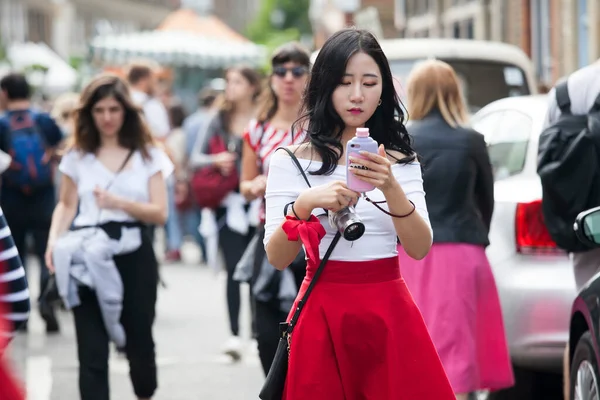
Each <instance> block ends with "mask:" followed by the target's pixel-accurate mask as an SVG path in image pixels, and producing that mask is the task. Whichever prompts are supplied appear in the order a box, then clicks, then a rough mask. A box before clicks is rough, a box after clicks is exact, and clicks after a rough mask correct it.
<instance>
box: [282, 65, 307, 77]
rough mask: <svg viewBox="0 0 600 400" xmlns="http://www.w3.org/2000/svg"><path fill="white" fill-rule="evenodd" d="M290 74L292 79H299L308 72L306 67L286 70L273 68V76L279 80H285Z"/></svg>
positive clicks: (284, 68)
mask: <svg viewBox="0 0 600 400" xmlns="http://www.w3.org/2000/svg"><path fill="white" fill-rule="evenodd" d="M288 71H289V72H291V73H292V76H293V77H294V78H301V77H303V76H304V75H306V73H307V72H308V70H307V68H306V67H302V66H297V67H292V68H286V67H283V66H278V67H274V68H273V74H275V75H277V76H278V77H280V78H285V76H286V75H287V73H288Z"/></svg>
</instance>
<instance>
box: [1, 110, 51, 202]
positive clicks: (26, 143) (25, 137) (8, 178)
mask: <svg viewBox="0 0 600 400" xmlns="http://www.w3.org/2000/svg"><path fill="white" fill-rule="evenodd" d="M37 117H38V115H37V114H36V113H34V112H33V111H22V112H10V113H8V114H7V115H6V116H5V118H3V119H4V121H3V122H5V123H6V122H8V132H6V133H7V134H6V141H7V146H6V148H7V151H8V153H9V154H10V156H11V157H12V163H11V166H10V168H9V169H8V170H7V171H6V172H5V173H4V174H3V176H2V177H3V181H4V182H5V183H6V184H7V186H13V187H18V188H20V189H21V190H22V191H23V192H25V193H28V192H32V191H34V190H35V189H38V188H42V187H48V186H52V185H53V179H52V178H53V175H54V172H53V168H52V163H51V162H50V160H49V159H47V156H46V150H47V149H46V140H45V137H44V135H43V132H41V131H40V129H39V126H38V124H37V122H36V119H37ZM0 121H1V120H0Z"/></svg>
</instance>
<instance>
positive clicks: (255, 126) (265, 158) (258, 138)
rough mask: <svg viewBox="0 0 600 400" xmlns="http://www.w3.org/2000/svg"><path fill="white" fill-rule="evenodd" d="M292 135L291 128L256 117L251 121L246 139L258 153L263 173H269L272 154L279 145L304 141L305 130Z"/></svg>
mask: <svg viewBox="0 0 600 400" xmlns="http://www.w3.org/2000/svg"><path fill="white" fill-rule="evenodd" d="M293 136H294V137H292V133H291V129H278V128H275V127H274V126H271V125H270V124H269V122H260V121H258V120H256V119H253V120H251V121H250V125H249V126H248V129H247V130H246V132H244V136H243V137H244V140H245V141H246V142H247V143H248V144H249V145H250V147H252V149H253V150H254V152H255V153H256V154H257V155H258V157H259V160H260V163H261V167H262V173H263V174H264V175H267V172H268V171H269V162H270V160H271V156H272V155H273V153H274V152H275V150H277V148H278V147H285V146H290V145H293V144H298V143H301V142H303V141H304V138H305V137H306V134H305V132H304V131H302V132H299V133H295V134H294V135H293Z"/></svg>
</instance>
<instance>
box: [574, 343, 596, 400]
mask: <svg viewBox="0 0 600 400" xmlns="http://www.w3.org/2000/svg"><path fill="white" fill-rule="evenodd" d="M598 382H600V378H599V377H598V360H596V355H595V353H594V345H593V342H592V334H591V333H590V332H589V331H588V332H586V333H584V334H583V335H582V336H581V338H579V341H578V342H577V346H576V347H575V353H573V362H572V363H571V399H572V400H600V391H599V388H598Z"/></svg>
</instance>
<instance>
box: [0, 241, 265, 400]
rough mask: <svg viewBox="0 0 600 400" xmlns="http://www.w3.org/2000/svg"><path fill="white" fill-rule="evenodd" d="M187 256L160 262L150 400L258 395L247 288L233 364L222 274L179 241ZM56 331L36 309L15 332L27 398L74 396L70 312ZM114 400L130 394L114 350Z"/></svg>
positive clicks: (34, 275) (14, 352) (233, 399)
mask: <svg viewBox="0 0 600 400" xmlns="http://www.w3.org/2000/svg"><path fill="white" fill-rule="evenodd" d="M183 256H184V261H185V262H183V263H177V264H163V265H162V266H161V274H162V278H163V280H164V281H165V283H166V285H167V287H166V288H162V287H161V288H159V295H158V298H159V299H158V305H157V318H156V323H155V329H154V336H155V341H156V348H157V363H158V373H159V389H158V391H157V393H156V396H155V397H154V400H196V399H202V400H212V399H215V400H256V399H258V391H259V389H260V386H261V384H262V380H263V375H262V371H261V369H260V363H259V360H258V356H257V354H256V349H255V345H252V344H251V343H252V342H250V340H249V331H250V317H249V304H248V292H247V291H248V289H247V286H246V285H243V293H242V316H241V323H242V335H243V337H244V338H245V342H244V343H245V354H244V357H243V358H242V360H241V361H239V362H232V361H231V360H230V358H228V357H227V356H225V355H222V354H221V347H222V346H223V344H224V342H225V341H226V340H227V338H228V335H229V329H228V322H227V311H226V310H227V309H226V303H225V276H224V274H223V273H221V274H216V273H215V271H214V270H213V269H211V268H208V267H206V266H203V265H200V264H199V261H198V260H199V259H200V257H199V252H198V251H197V250H196V248H195V246H194V245H192V244H190V243H188V244H186V245H184V251H183ZM29 265H31V268H30V271H29V272H28V276H29V282H30V285H31V290H32V297H34V298H36V297H37V295H38V293H39V288H38V287H37V286H38V285H37V282H38V276H39V275H38V267H37V262H35V260H34V259H31V260H30V264H29ZM59 318H60V323H61V333H60V334H59V335H53V336H47V335H46V334H45V331H44V329H45V328H44V324H43V322H42V320H41V318H40V317H39V313H38V310H37V308H35V306H34V309H33V313H32V316H31V318H30V323H29V332H28V333H23V334H20V335H19V336H18V337H16V338H15V339H14V340H13V342H12V344H11V346H10V347H11V348H10V357H11V359H12V360H13V364H14V365H15V368H16V369H17V371H18V374H19V376H20V377H21V379H22V380H24V381H25V383H26V386H27V390H28V400H77V399H79V392H78V381H77V379H78V378H77V376H78V373H77V369H78V363H77V352H76V351H77V350H76V346H75V332H74V327H73V320H72V317H71V314H70V312H66V311H61V312H59ZM110 372H111V374H110V383H111V399H114V400H125V399H135V395H134V394H133V391H132V388H131V384H130V381H129V376H128V365H127V361H126V360H124V359H122V358H120V357H118V356H117V355H116V354H115V352H114V351H113V352H112V355H111V359H110Z"/></svg>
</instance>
